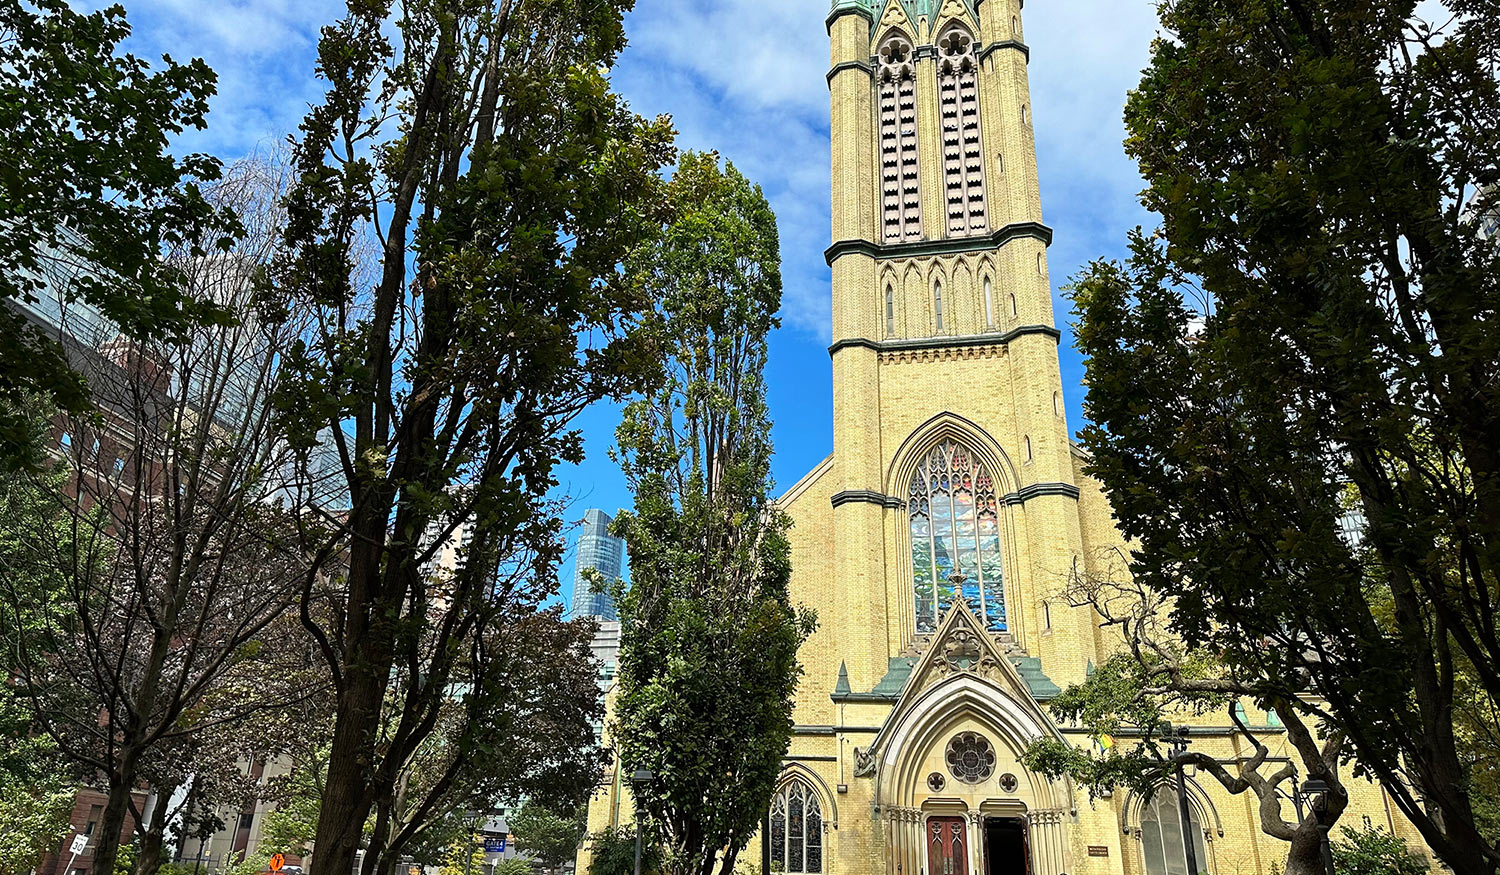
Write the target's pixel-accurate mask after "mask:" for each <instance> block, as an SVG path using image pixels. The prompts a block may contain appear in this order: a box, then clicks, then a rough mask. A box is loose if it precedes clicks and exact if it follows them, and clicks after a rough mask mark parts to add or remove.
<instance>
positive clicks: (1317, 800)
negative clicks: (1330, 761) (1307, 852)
mask: <svg viewBox="0 0 1500 875" xmlns="http://www.w3.org/2000/svg"><path fill="white" fill-rule="evenodd" d="M1328 790H1329V787H1328V782H1327V781H1324V780H1322V779H1320V778H1308V779H1307V780H1306V781H1305V782H1303V784H1302V795H1304V796H1306V797H1307V799H1308V802H1309V803H1310V804H1311V805H1312V810H1313V813H1314V814H1316V815H1317V816H1318V829H1320V830H1322V832H1323V871H1324V872H1326V873H1328V875H1334V872H1333V846H1332V845H1330V844H1329V843H1328V823H1327V821H1326V819H1325V817H1324V815H1325V813H1326V812H1327V811H1328Z"/></svg>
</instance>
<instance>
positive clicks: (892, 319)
mask: <svg viewBox="0 0 1500 875" xmlns="http://www.w3.org/2000/svg"><path fill="white" fill-rule="evenodd" d="M885 333H886V334H895V333H896V290H895V289H893V288H891V287H890V286H889V285H887V286H886V287H885Z"/></svg>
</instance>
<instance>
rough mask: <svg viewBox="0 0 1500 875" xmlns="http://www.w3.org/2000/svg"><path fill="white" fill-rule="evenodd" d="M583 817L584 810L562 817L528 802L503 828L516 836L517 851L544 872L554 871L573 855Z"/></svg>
mask: <svg viewBox="0 0 1500 875" xmlns="http://www.w3.org/2000/svg"><path fill="white" fill-rule="evenodd" d="M586 815H587V811H586V809H579V810H577V811H575V812H573V813H572V814H571V815H566V816H564V815H561V814H557V813H555V812H553V811H552V810H550V809H548V808H545V807H543V806H541V805H538V804H537V803H535V802H532V801H528V802H527V803H526V804H525V805H522V806H521V807H520V808H519V809H518V810H516V811H515V812H514V813H512V814H511V816H510V817H509V818H507V819H506V825H507V826H509V827H510V831H511V834H512V835H514V836H515V837H516V849H517V850H519V851H521V852H522V853H524V854H526V855H527V856H529V857H531V858H532V859H533V860H536V861H537V862H538V863H541V864H542V866H543V867H545V868H547V869H556V868H557V867H558V866H561V865H562V864H563V861H565V860H571V859H573V857H574V856H576V855H577V853H578V845H579V843H581V842H582V841H583V834H584V832H585V831H586V830H587V828H588V826H587V816H586Z"/></svg>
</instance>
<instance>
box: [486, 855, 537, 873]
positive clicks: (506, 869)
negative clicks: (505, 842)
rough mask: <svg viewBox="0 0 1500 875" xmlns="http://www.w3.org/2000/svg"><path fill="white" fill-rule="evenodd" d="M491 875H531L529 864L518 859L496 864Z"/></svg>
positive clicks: (514, 858) (513, 858)
mask: <svg viewBox="0 0 1500 875" xmlns="http://www.w3.org/2000/svg"><path fill="white" fill-rule="evenodd" d="M491 875H531V864H530V863H528V862H527V861H525V860H522V859H521V858H519V857H511V858H509V859H505V860H501V861H500V862H498V863H496V864H495V870H494V872H493V873H491Z"/></svg>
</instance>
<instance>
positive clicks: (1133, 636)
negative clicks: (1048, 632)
mask: <svg viewBox="0 0 1500 875" xmlns="http://www.w3.org/2000/svg"><path fill="white" fill-rule="evenodd" d="M1121 555H1123V554H1119V553H1114V554H1105V555H1102V556H1100V557H1098V562H1097V567H1098V568H1100V569H1102V570H1100V571H1098V572H1085V571H1083V570H1078V569H1075V571H1074V573H1073V576H1072V579H1071V581H1070V583H1069V585H1068V587H1067V588H1066V589H1065V590H1064V592H1063V593H1062V595H1063V597H1064V598H1065V599H1066V600H1067V601H1068V602H1069V603H1070V604H1071V605H1073V606H1074V607H1086V608H1089V609H1090V610H1092V611H1094V612H1095V613H1096V614H1097V616H1099V617H1100V618H1101V619H1102V621H1103V625H1104V627H1105V628H1108V629H1110V630H1111V631H1113V632H1115V633H1117V634H1118V636H1119V638H1118V639H1117V640H1118V641H1119V642H1120V644H1121V645H1122V646H1121V647H1120V649H1119V650H1118V651H1117V652H1116V653H1115V654H1114V655H1112V656H1111V657H1110V658H1109V659H1107V660H1105V661H1104V662H1103V663H1102V664H1101V665H1100V666H1099V667H1098V669H1097V670H1096V671H1094V672H1093V673H1092V674H1090V675H1089V677H1088V679H1087V680H1085V681H1084V682H1083V683H1081V684H1077V685H1074V686H1071V687H1069V688H1068V689H1066V690H1063V692H1062V694H1061V695H1059V696H1058V697H1057V698H1056V699H1054V700H1053V701H1052V702H1050V703H1048V709H1049V710H1050V711H1051V712H1052V713H1053V714H1054V715H1055V716H1056V717H1057V718H1058V719H1059V720H1060V721H1064V722H1067V723H1070V724H1073V725H1078V726H1082V727H1084V728H1086V729H1088V730H1089V733H1090V734H1091V735H1092V736H1093V737H1095V738H1096V739H1101V740H1102V739H1106V738H1115V737H1116V736H1119V739H1118V741H1117V743H1116V744H1112V745H1108V746H1105V745H1101V746H1100V747H1101V749H1100V750H1098V751H1090V750H1088V749H1086V748H1082V747H1079V746H1076V745H1074V744H1072V743H1071V742H1067V741H1062V740H1057V739H1048V738H1044V739H1038V740H1037V741H1035V742H1033V743H1032V744H1031V745H1030V746H1029V747H1028V748H1027V750H1026V751H1025V753H1024V754H1023V755H1022V762H1023V764H1024V765H1025V766H1026V767H1027V768H1029V769H1032V770H1035V771H1039V772H1042V773H1044V774H1047V775H1049V776H1051V777H1054V778H1055V777H1059V776H1061V775H1068V776H1070V777H1072V778H1073V779H1074V780H1075V781H1077V782H1079V784H1081V785H1082V786H1085V787H1087V788H1088V789H1089V792H1090V794H1091V795H1094V796H1098V795H1102V794H1103V793H1104V791H1107V790H1113V789H1115V788H1117V787H1128V788H1130V789H1131V790H1133V791H1135V792H1136V793H1138V794H1140V795H1142V796H1145V797H1149V795H1150V794H1153V793H1156V792H1158V791H1160V790H1161V789H1162V788H1163V787H1171V786H1173V781H1174V776H1175V773H1176V771H1177V769H1178V768H1179V767H1193V768H1196V769H1199V770H1201V771H1202V772H1203V773H1205V774H1207V775H1209V776H1210V777H1212V778H1213V779H1214V780H1216V781H1218V782H1219V784H1220V786H1222V787H1223V788H1224V789H1225V790H1227V791H1229V792H1230V793H1232V794H1235V795H1239V794H1244V793H1248V794H1250V795H1252V796H1253V797H1254V800H1255V801H1254V805H1255V810H1256V813H1257V820H1258V822H1259V824H1260V828H1261V831H1262V832H1264V833H1265V834H1266V835H1269V836H1271V837H1272V838H1276V839H1280V840H1282V841H1284V842H1287V860H1286V865H1285V867H1284V869H1283V871H1285V872H1286V873H1287V875H1320V873H1323V871H1324V861H1323V853H1322V850H1323V838H1324V835H1325V833H1326V831H1327V830H1328V829H1330V828H1331V827H1332V826H1333V825H1334V824H1335V823H1336V822H1337V821H1338V819H1339V817H1340V816H1341V815H1342V814H1343V812H1344V810H1345V808H1346V807H1347V805H1348V792H1347V790H1346V789H1345V786H1344V781H1343V778H1342V775H1341V774H1340V770H1339V766H1340V760H1341V758H1342V756H1343V754H1344V752H1345V749H1346V740H1345V736H1344V733H1343V732H1342V731H1340V730H1338V729H1336V728H1335V729H1330V730H1328V731H1327V733H1326V736H1325V737H1323V738H1319V736H1318V727H1316V726H1315V725H1311V721H1310V720H1309V719H1308V718H1307V716H1306V715H1305V714H1303V713H1302V712H1301V711H1300V710H1299V709H1298V708H1297V707H1296V706H1295V704H1294V703H1293V702H1292V701H1291V700H1289V699H1287V698H1285V697H1284V688H1283V687H1280V686H1278V685H1275V684H1270V685H1267V684H1264V683H1263V682H1262V679H1261V678H1259V677H1257V676H1255V675H1254V674H1248V675H1247V674H1246V673H1245V672H1243V671H1242V670H1240V669H1239V668H1238V667H1237V666H1235V665H1233V664H1226V663H1225V662H1224V661H1223V660H1221V659H1219V658H1218V657H1217V656H1216V655H1215V654H1213V653H1211V652H1205V651H1203V650H1191V649H1189V648H1187V647H1184V646H1183V644H1182V642H1181V641H1180V640H1178V639H1177V637H1176V636H1175V635H1174V634H1173V633H1172V630H1171V628H1170V622H1169V616H1170V612H1171V607H1172V606H1171V604H1170V602H1169V600H1167V599H1166V598H1164V597H1163V596H1162V595H1161V593H1159V592H1156V591H1153V590H1152V589H1151V588H1149V587H1148V586H1145V585H1144V584H1142V583H1141V582H1140V581H1137V580H1134V579H1132V578H1131V577H1130V576H1129V574H1128V573H1127V572H1126V569H1125V568H1124V567H1123V563H1121V562H1119V561H1118V559H1119V557H1120V556H1121ZM1246 698H1248V699H1251V700H1255V701H1259V702H1261V703H1262V704H1264V705H1265V707H1266V708H1267V710H1268V711H1270V712H1272V713H1274V714H1275V715H1276V716H1277V718H1278V722H1279V724H1280V725H1281V726H1282V727H1284V731H1285V733H1286V736H1287V740H1288V741H1289V742H1290V744H1289V747H1290V749H1291V752H1292V754H1293V755H1294V757H1295V759H1285V760H1283V759H1281V758H1279V757H1278V758H1277V759H1276V760H1272V759H1271V750H1270V748H1269V747H1268V746H1267V745H1266V743H1265V735H1266V734H1267V732H1268V731H1269V730H1265V729H1261V730H1259V731H1257V730H1252V729H1251V728H1250V727H1249V726H1248V725H1247V724H1246V720H1245V717H1244V711H1243V710H1241V709H1242V704H1243V702H1242V700H1243V699H1246ZM1214 711H1219V712H1221V713H1224V714H1226V715H1227V717H1228V724H1229V725H1230V726H1233V727H1235V729H1236V731H1237V732H1238V734H1239V738H1240V740H1241V741H1242V742H1243V744H1244V746H1245V747H1246V748H1247V749H1248V750H1249V751H1251V753H1250V754H1249V755H1248V756H1246V757H1243V758H1242V759H1241V760H1240V761H1239V762H1238V763H1236V764H1235V765H1234V767H1233V769H1231V768H1227V767H1226V766H1225V765H1224V764H1223V763H1221V762H1220V761H1219V760H1218V759H1217V758H1215V757H1214V756H1212V755H1210V754H1207V753H1203V752H1201V751H1197V750H1192V749H1191V748H1187V749H1178V748H1173V747H1170V746H1166V745H1163V744H1162V743H1161V742H1162V735H1163V733H1164V732H1172V731H1174V727H1173V726H1172V725H1171V721H1173V720H1178V719H1181V718H1182V717H1183V716H1185V715H1197V716H1202V715H1204V714H1208V713H1211V712H1214ZM1131 736H1134V737H1136V738H1138V740H1137V741H1135V743H1134V744H1130V743H1129V740H1130V738H1131ZM1306 779H1317V780H1320V781H1322V782H1324V783H1325V784H1326V785H1328V787H1329V788H1330V792H1329V793H1327V794H1326V796H1325V798H1326V800H1327V802H1326V804H1325V805H1322V806H1321V807H1320V808H1319V809H1318V810H1313V809H1311V808H1310V807H1309V808H1307V809H1303V808H1301V807H1300V806H1296V807H1295V811H1296V817H1295V818H1293V817H1291V816H1290V815H1291V811H1292V810H1293V809H1294V806H1292V805H1291V804H1290V802H1291V800H1295V798H1296V794H1297V792H1298V789H1297V788H1298V786H1299V785H1300V784H1301V783H1302V781H1303V780H1306ZM1178 789H1179V790H1180V788H1178Z"/></svg>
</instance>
